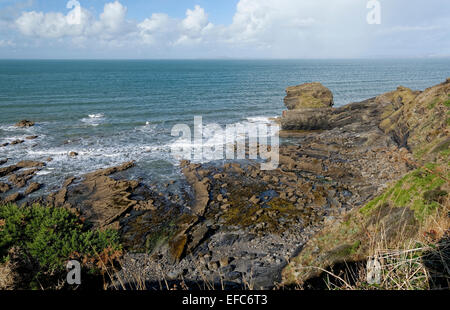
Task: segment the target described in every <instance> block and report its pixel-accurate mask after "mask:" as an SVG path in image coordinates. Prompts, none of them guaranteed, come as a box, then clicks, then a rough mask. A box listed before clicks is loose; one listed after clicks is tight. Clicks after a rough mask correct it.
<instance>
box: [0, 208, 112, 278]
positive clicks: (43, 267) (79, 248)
mask: <svg viewBox="0 0 450 310" xmlns="http://www.w3.org/2000/svg"><path fill="white" fill-rule="evenodd" d="M12 247H20V248H21V249H22V250H23V252H24V253H25V254H26V255H27V256H28V257H29V258H30V259H31V260H33V261H34V262H36V263H37V264H38V265H39V273H40V274H43V273H45V274H52V273H58V272H61V271H63V270H65V263H66V262H67V260H68V259H81V260H83V261H85V262H86V261H89V260H90V259H92V258H94V259H95V257H100V255H104V253H105V251H108V252H111V253H112V252H120V251H121V245H120V242H119V235H118V233H117V232H116V231H113V230H106V231H99V230H97V231H93V230H88V229H87V227H86V225H85V224H84V223H83V222H81V221H80V219H79V218H78V217H77V216H76V215H74V214H73V213H71V212H69V211H68V210H66V209H64V208H55V207H44V206H41V205H33V206H24V207H18V206H17V205H12V204H8V205H4V206H0V261H3V262H4V261H6V260H7V256H8V251H9V249H11V248H12Z"/></svg>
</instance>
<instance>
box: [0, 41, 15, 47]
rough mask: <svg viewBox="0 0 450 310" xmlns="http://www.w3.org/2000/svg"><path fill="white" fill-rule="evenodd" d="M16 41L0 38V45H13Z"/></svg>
mask: <svg viewBox="0 0 450 310" xmlns="http://www.w3.org/2000/svg"><path fill="white" fill-rule="evenodd" d="M15 46H16V43H14V41H11V40H0V47H15Z"/></svg>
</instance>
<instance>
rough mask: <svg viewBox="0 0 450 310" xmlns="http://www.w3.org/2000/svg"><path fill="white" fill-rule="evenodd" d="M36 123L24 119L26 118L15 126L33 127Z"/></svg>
mask: <svg viewBox="0 0 450 310" xmlns="http://www.w3.org/2000/svg"><path fill="white" fill-rule="evenodd" d="M34 125H35V123H34V122H32V121H29V120H26V119H24V120H21V121H19V122H17V123H16V124H15V125H14V126H15V127H18V128H29V127H33V126H34Z"/></svg>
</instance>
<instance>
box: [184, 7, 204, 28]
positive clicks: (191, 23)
mask: <svg viewBox="0 0 450 310" xmlns="http://www.w3.org/2000/svg"><path fill="white" fill-rule="evenodd" d="M181 24H182V25H183V27H184V29H186V30H187V31H189V32H201V31H202V29H203V28H205V27H206V26H208V24H209V21H208V14H206V13H205V10H204V9H203V8H201V7H200V6H199V5H196V6H195V8H194V9H193V10H190V9H188V10H187V11H186V18H185V19H183V21H182V22H181Z"/></svg>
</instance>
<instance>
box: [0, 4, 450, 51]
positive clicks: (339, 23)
mask: <svg viewBox="0 0 450 310" xmlns="http://www.w3.org/2000/svg"><path fill="white" fill-rule="evenodd" d="M68 1H69V0H19V1H12V0H0V58H140V59H141V58H223V57H225V58H365V57H449V56H450V1H448V0H427V1H424V0H196V1H195V0H89V1H87V0H78V1H77V0H70V1H72V5H71V6H70V9H68V8H66V4H67V2H68ZM373 2H376V3H378V4H379V6H380V13H381V15H380V22H381V23H380V24H368V22H367V15H368V14H369V13H371V12H372V9H371V8H368V7H367V5H368V4H369V3H373Z"/></svg>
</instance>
